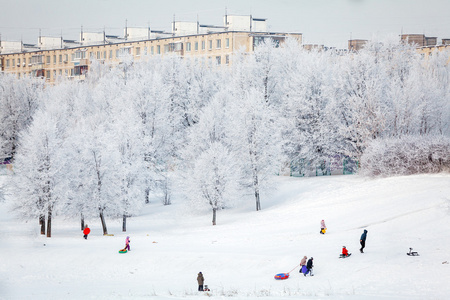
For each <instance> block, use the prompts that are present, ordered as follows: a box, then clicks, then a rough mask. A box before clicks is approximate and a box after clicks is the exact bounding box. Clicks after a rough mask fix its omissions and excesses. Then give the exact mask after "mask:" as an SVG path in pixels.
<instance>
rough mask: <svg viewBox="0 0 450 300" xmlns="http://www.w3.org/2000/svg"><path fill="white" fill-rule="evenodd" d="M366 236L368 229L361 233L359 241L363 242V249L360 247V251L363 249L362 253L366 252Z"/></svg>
mask: <svg viewBox="0 0 450 300" xmlns="http://www.w3.org/2000/svg"><path fill="white" fill-rule="evenodd" d="M366 238H367V230H365V229H364V232H363V234H361V238H360V239H359V243H360V244H361V249H359V251H361V253H364V251H363V250H364V247H366Z"/></svg>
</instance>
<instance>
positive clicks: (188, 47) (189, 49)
mask: <svg viewBox="0 0 450 300" xmlns="http://www.w3.org/2000/svg"><path fill="white" fill-rule="evenodd" d="M186 52H191V42H187V43H186Z"/></svg>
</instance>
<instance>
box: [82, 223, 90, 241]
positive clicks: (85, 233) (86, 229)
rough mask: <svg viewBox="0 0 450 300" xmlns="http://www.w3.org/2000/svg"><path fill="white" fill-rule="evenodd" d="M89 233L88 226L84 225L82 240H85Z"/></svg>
mask: <svg viewBox="0 0 450 300" xmlns="http://www.w3.org/2000/svg"><path fill="white" fill-rule="evenodd" d="M89 233H91V230H90V229H89V227H88V225H87V224H86V226H85V227H84V230H83V234H84V239H85V240H87V237H88V234H89Z"/></svg>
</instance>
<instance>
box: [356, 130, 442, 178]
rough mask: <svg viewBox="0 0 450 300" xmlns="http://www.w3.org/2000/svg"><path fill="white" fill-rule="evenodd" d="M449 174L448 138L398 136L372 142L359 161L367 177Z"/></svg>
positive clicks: (362, 171)
mask: <svg viewBox="0 0 450 300" xmlns="http://www.w3.org/2000/svg"><path fill="white" fill-rule="evenodd" d="M438 172H450V138H449V137H445V136H441V135H440V136H419V135H415V136H402V137H400V138H385V139H376V140H373V141H372V142H371V143H370V144H369V146H368V147H367V148H366V151H365V152H364V154H363V156H362V157H361V173H362V174H365V175H368V176H392V175H411V174H419V173H438Z"/></svg>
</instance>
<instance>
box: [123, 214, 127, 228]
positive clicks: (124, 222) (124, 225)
mask: <svg viewBox="0 0 450 300" xmlns="http://www.w3.org/2000/svg"><path fill="white" fill-rule="evenodd" d="M122 231H123V232H125V231H127V216H126V215H125V214H123V221H122Z"/></svg>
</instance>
